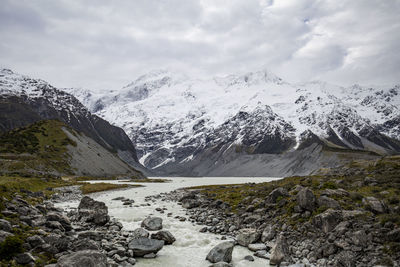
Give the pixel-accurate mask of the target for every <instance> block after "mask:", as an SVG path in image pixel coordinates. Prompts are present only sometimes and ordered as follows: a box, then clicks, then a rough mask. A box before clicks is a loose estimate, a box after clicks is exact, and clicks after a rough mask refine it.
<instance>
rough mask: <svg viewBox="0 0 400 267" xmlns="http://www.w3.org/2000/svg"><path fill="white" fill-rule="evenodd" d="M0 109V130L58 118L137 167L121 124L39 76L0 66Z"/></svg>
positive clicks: (131, 147)
mask: <svg viewBox="0 0 400 267" xmlns="http://www.w3.org/2000/svg"><path fill="white" fill-rule="evenodd" d="M88 99H89V98H88ZM0 110H1V112H0V132H3V131H8V130H11V129H14V128H16V127H21V126H26V125H28V124H31V123H34V122H36V121H39V120H45V119H58V120H60V121H63V122H65V123H66V124H67V125H69V126H71V127H72V128H73V129H75V130H77V131H79V132H83V133H84V134H85V135H86V136H88V137H90V138H91V139H93V140H95V141H96V142H97V143H99V144H100V145H101V146H103V147H104V148H106V149H107V150H109V151H111V152H113V153H118V155H119V156H120V157H121V158H122V159H124V160H125V161H127V162H129V163H130V164H132V165H134V166H135V167H138V168H140V167H141V166H140V164H139V163H138V162H137V156H136V151H135V147H134V146H133V144H132V141H131V140H130V139H129V137H128V136H127V135H126V134H125V132H124V131H123V130H122V129H121V128H119V127H116V126H113V125H111V124H109V123H108V122H107V121H105V120H104V119H102V118H100V117H98V116H96V115H94V114H92V113H91V112H90V111H89V110H88V109H87V108H86V107H85V106H84V105H83V104H82V103H81V102H80V101H79V100H78V99H77V98H76V97H75V96H73V95H72V94H69V93H67V92H65V91H62V90H59V89H57V88H55V87H53V86H51V85H50V84H48V83H47V82H45V81H43V80H39V79H32V78H30V77H27V76H24V75H20V74H17V73H14V72H13V71H11V70H8V69H1V70H0Z"/></svg>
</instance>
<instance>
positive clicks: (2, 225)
mask: <svg viewBox="0 0 400 267" xmlns="http://www.w3.org/2000/svg"><path fill="white" fill-rule="evenodd" d="M0 230H3V231H5V232H11V230H12V227H11V224H10V222H9V221H7V220H4V219H0Z"/></svg>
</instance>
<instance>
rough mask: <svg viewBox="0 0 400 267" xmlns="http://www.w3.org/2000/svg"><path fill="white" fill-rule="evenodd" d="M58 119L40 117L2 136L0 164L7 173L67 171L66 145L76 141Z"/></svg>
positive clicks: (68, 172) (0, 139) (69, 170)
mask: <svg viewBox="0 0 400 267" xmlns="http://www.w3.org/2000/svg"><path fill="white" fill-rule="evenodd" d="M62 127H66V126H65V124H63V123H62V122H59V121H56V120H48V121H40V122H37V123H35V124H32V125H30V126H27V127H23V128H18V129H15V130H13V131H10V132H7V133H4V134H3V135H1V136H0V168H1V170H2V171H3V172H4V173H7V174H9V173H11V174H12V173H14V174H19V175H22V176H26V175H28V176H29V175H31V174H36V173H53V174H54V173H66V174H71V173H72V170H71V167H70V166H69V164H68V154H67V153H66V152H67V145H73V146H74V145H76V144H74V142H73V141H72V140H70V139H69V138H68V137H67V135H66V134H65V133H64V131H63V130H62Z"/></svg>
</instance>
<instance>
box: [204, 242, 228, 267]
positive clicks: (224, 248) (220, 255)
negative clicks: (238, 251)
mask: <svg viewBox="0 0 400 267" xmlns="http://www.w3.org/2000/svg"><path fill="white" fill-rule="evenodd" d="M233 247H234V244H233V242H230V241H226V242H223V243H221V244H218V245H217V246H215V247H214V248H213V249H211V250H210V252H209V253H208V255H207V257H206V260H208V261H209V262H212V263H217V262H220V261H223V262H228V263H229V262H231V261H232V251H233Z"/></svg>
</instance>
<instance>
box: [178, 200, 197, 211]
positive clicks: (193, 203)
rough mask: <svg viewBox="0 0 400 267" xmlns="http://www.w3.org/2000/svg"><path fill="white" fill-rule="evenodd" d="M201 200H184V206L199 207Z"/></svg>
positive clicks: (186, 207)
mask: <svg viewBox="0 0 400 267" xmlns="http://www.w3.org/2000/svg"><path fill="white" fill-rule="evenodd" d="M200 204H201V202H200V201H199V200H198V199H186V200H184V201H183V202H182V207H183V208H185V209H193V208H197V207H199V206H200Z"/></svg>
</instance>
